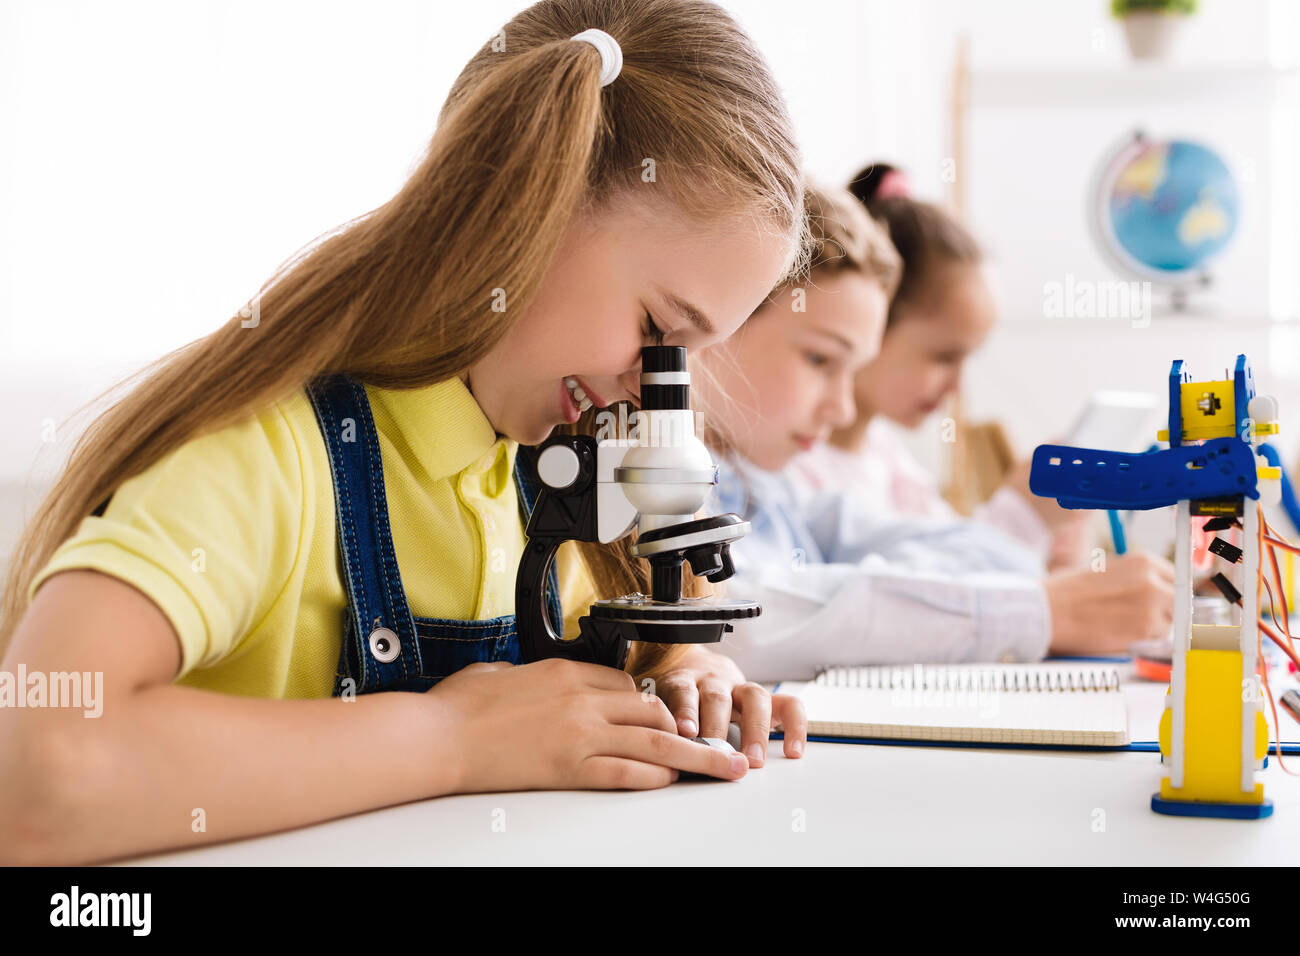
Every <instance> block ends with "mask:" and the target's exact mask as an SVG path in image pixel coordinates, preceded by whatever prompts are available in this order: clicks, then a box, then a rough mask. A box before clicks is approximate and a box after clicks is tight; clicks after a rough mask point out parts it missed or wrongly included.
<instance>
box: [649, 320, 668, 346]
mask: <svg viewBox="0 0 1300 956" xmlns="http://www.w3.org/2000/svg"><path fill="white" fill-rule="evenodd" d="M645 319H646V328H645V331H644V333H643V334H644V335H645V337H646V338H648V339H650V340H651V341H652V342H654V344H655V345H663V344H664V339H665V338H666V337H667V336H668V333H667V332H665V331H664V330H663V329H661V328H659V326H658V325H657V324H656V323H655V320H654V316H652V315H651V314H650V313H649V312H647V313H646V314H645Z"/></svg>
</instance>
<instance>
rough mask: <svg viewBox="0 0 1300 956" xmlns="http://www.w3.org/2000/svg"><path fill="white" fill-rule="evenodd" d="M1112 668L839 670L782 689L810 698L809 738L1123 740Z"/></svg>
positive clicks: (1071, 743) (1086, 743)
mask: <svg viewBox="0 0 1300 956" xmlns="http://www.w3.org/2000/svg"><path fill="white" fill-rule="evenodd" d="M1119 684H1120V678H1119V671H1118V670H1117V669H1116V668H1115V667H1114V666H1113V665H1098V664H1079V663H1064V662H1062V663H1042V664H965V665H934V664H927V665H922V664H915V665H910V666H904V667H832V668H828V669H826V670H823V671H822V672H820V673H819V674H818V675H817V677H816V679H814V680H811V681H787V682H782V684H781V685H780V687H779V690H780V692H781V693H783V694H793V695H795V696H797V697H799V698H800V699H802V700H803V702H804V707H805V709H806V711H807V714H808V734H809V736H820V737H839V738H863V739H880V740H899V741H903V740H906V741H934V742H940V741H942V742H951V743H967V744H1004V745H1011V746H1048V747H1052V746H1057V747H1060V746H1065V747H1124V746H1127V745H1128V743H1129V731H1128V714H1127V711H1126V708H1125V703H1124V695H1123V694H1122V693H1121V692H1120V686H1119Z"/></svg>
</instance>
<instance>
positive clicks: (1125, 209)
mask: <svg viewBox="0 0 1300 956" xmlns="http://www.w3.org/2000/svg"><path fill="white" fill-rule="evenodd" d="M1092 208H1093V216H1094V220H1095V221H1094V227H1095V229H1094V231H1095V232H1096V234H1097V237H1098V239H1099V241H1100V243H1101V245H1102V250H1103V252H1104V253H1105V254H1106V255H1107V257H1108V258H1110V259H1111V261H1112V262H1113V263H1115V264H1116V265H1117V266H1119V267H1120V268H1121V269H1122V270H1124V271H1126V272H1129V273H1132V274H1135V275H1137V276H1138V277H1139V278H1143V279H1149V280H1154V281H1157V282H1164V283H1168V284H1170V285H1180V284H1183V283H1186V282H1190V281H1197V280H1203V279H1204V277H1205V275H1206V266H1207V264H1208V263H1209V262H1210V261H1211V260H1213V259H1214V258H1215V257H1216V256H1218V255H1219V254H1220V253H1222V252H1223V250H1224V249H1225V248H1226V247H1227V246H1228V244H1229V242H1230V241H1231V240H1232V236H1233V234H1234V233H1235V232H1236V229H1237V217H1238V202H1237V184H1236V181H1235V180H1234V179H1233V177H1232V173H1231V172H1230V171H1229V169H1228V165H1227V163H1225V162H1224V161H1223V160H1222V159H1221V158H1220V157H1219V155H1218V154H1217V153H1215V152H1214V151H1213V150H1211V149H1209V148H1208V147H1206V146H1203V145H1201V144H1200V143H1196V142H1192V141H1190V140H1182V139H1169V140H1152V139H1147V138H1146V137H1145V136H1143V135H1142V134H1140V133H1139V134H1137V135H1135V136H1134V137H1133V138H1132V139H1130V140H1127V141H1126V142H1125V143H1124V144H1123V145H1122V146H1121V147H1120V148H1119V149H1117V150H1115V151H1114V152H1112V154H1111V155H1110V156H1108V157H1107V158H1106V160H1105V161H1104V162H1103V163H1102V164H1101V167H1100V169H1099V174H1098V177H1097V180H1096V185H1095V186H1094V193H1093V203H1092Z"/></svg>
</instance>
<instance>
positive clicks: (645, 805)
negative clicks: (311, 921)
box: [131, 735, 1300, 866]
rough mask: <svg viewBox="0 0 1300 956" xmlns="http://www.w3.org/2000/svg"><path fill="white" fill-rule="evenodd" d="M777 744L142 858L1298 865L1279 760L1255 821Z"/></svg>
mask: <svg viewBox="0 0 1300 956" xmlns="http://www.w3.org/2000/svg"><path fill="white" fill-rule="evenodd" d="M1135 736H1137V735H1135ZM768 750H769V761H768V764H767V766H766V767H764V768H763V769H761V770H751V771H750V772H749V773H748V774H747V775H746V776H745V778H744V779H743V780H740V781H737V782H734V783H728V782H723V781H681V782H678V783H676V784H673V785H672V786H669V787H666V788H664V789H661V790H653V791H646V792H605V793H601V792H584V791H570V792H535V793H501V794H476V795H465V796H455V797H443V798H440V799H437V800H427V801H424V802H421V803H414V804H407V805H405V806H402V807H394V808H391V809H387V810H379V811H376V812H372V813H365V814H360V815H358V816H354V817H348V818H346V819H343V820H336V821H333V822H330V823H325V824H321V825H319V826H314V827H309V828H305V829H302V830H296V831H293V832H290V833H281V834H277V835H274V836H268V837H260V838H256V839H250V840H242V841H239V842H235V843H228V844H223V845H220V846H212V847H207V848H203V849H196V850H186V851H182V852H178V853H169V854H162V855H158V856H151V857H147V858H142V859H138V860H134V861H131V862H132V863H139V864H149V865H159V864H161V865H191V864H196V865H208V866H224V865H249V864H252V865H264V864H269V865H293V864H306V865H330V866H332V865H339V864H381V865H382V864H401V865H412V864H415V865H419V864H489V865H495V864H617V863H637V864H672V865H678V866H680V865H691V864H724V863H741V864H764V865H773V864H776V865H786V864H796V865H797V864H827V863H830V864H944V863H957V864H962V863H970V864H977V863H982V864H1028V865H1043V864H1072V865H1106V866H1117V865H1125V866H1126V865H1198V866H1205V865H1228V864H1231V865H1260V864H1275V865H1291V864H1293V863H1294V862H1295V859H1294V856H1295V851H1294V848H1295V847H1296V846H1297V845H1300V778H1294V777H1290V776H1288V775H1286V774H1284V773H1282V772H1281V770H1280V769H1279V768H1278V766H1277V761H1276V759H1270V760H1269V766H1268V769H1266V770H1264V771H1263V772H1262V773H1261V775H1260V779H1261V780H1263V782H1264V786H1265V794H1266V796H1269V797H1270V798H1271V799H1272V800H1273V803H1274V805H1275V810H1274V814H1273V816H1272V817H1270V818H1268V819H1266V820H1253V821H1247V820H1211V819H1196V818H1183V817H1168V816H1161V815H1160V814H1156V813H1153V812H1152V811H1151V809H1150V799H1151V794H1152V793H1153V792H1155V791H1156V790H1157V789H1158V788H1159V779H1160V761H1159V755H1158V754H1150V753H1134V752H1107V753H1095V752H1045V751H1028V750H971V749H962V748H933V747H895V746H864V745H856V744H819V743H812V744H809V745H808V752H807V754H806V756H804V757H803V758H802V759H801V760H786V759H784V758H783V757H782V756H781V744H780V743H779V742H778V741H773V742H772V743H771V744H770V746H769V748H768ZM1294 761H1295V762H1294V765H1293V766H1292V769H1297V768H1300V757H1296V758H1294ZM1096 810H1101V811H1103V812H1104V814H1105V830H1104V831H1103V832H1094V829H1093V827H1094V819H1096V817H1095V811H1096ZM797 811H802V812H803V819H804V821H805V823H806V829H805V830H804V831H803V832H797V831H796V830H795V829H794V827H793V822H794V821H795V819H796V813H797ZM494 820H498V821H503V822H504V830H503V831H501V832H494V830H493V823H494ZM499 829H500V826H499V825H498V830H499Z"/></svg>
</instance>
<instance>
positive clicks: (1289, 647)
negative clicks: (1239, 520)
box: [1255, 513, 1300, 777]
mask: <svg viewBox="0 0 1300 956" xmlns="http://www.w3.org/2000/svg"><path fill="white" fill-rule="evenodd" d="M1267 528H1268V522H1266V521H1265V520H1264V515H1263V514H1262V513H1261V514H1260V515H1259V549H1260V552H1261V553H1262V552H1263V550H1264V532H1265V530H1267ZM1268 554H1269V559H1270V562H1271V563H1272V565H1273V574H1274V576H1275V580H1274V583H1276V584H1277V589H1278V591H1282V576H1281V574H1280V573H1278V569H1277V559H1276V556H1275V555H1274V553H1273V548H1272V546H1271V545H1270V546H1269V550H1268ZM1256 576H1257V578H1258V579H1259V584H1258V585H1256V587H1257V588H1258V587H1259V586H1260V585H1262V586H1263V588H1264V590H1266V591H1267V592H1268V602H1269V607H1268V613H1269V615H1270V616H1271V617H1272V618H1273V623H1274V624H1278V619H1277V601H1276V600H1275V599H1274V597H1273V589H1272V588H1271V587H1269V584H1268V578H1267V577H1265V575H1264V569H1263V568H1262V567H1258V566H1257V567H1256ZM1282 601H1283V605H1282V606H1283V621H1284V623H1281V624H1278V626H1279V627H1281V629H1282V633H1283V634H1285V635H1286V644H1285V645H1284V644H1283V643H1282V641H1281V639H1280V638H1279V637H1278V635H1277V634H1276V633H1275V632H1274V631H1273V629H1272V628H1271V627H1269V626H1268V625H1267V624H1265V623H1264V622H1263V621H1257V626H1256V628H1255V655H1256V660H1257V666H1258V668H1259V674H1260V677H1261V678H1262V679H1263V681H1264V699H1265V700H1267V701H1268V706H1269V710H1270V711H1272V713H1273V726H1274V727H1276V728H1277V735H1276V739H1275V740H1274V746H1275V747H1276V748H1277V764H1278V766H1279V767H1281V768H1282V771H1283V772H1284V773H1288V774H1291V776H1293V777H1300V773H1297V772H1296V771H1294V770H1292V769H1291V768H1290V767H1288V766H1287V765H1286V761H1285V760H1283V759H1282V721H1281V720H1280V719H1278V716H1277V701H1275V700H1274V699H1273V690H1272V688H1271V687H1269V684H1268V662H1267V661H1265V660H1264V645H1263V638H1262V637H1261V636H1260V635H1261V634H1265V633H1267V634H1268V636H1269V637H1270V638H1271V639H1272V641H1273V643H1275V644H1276V645H1277V646H1278V647H1280V648H1282V651H1283V652H1284V653H1285V654H1286V655H1287V656H1288V657H1290V658H1291V660H1293V661H1295V662H1296V666H1298V667H1300V660H1297V658H1296V653H1295V645H1294V643H1293V642H1292V640H1291V628H1290V621H1289V620H1288V619H1287V618H1286V610H1285V608H1286V603H1285V602H1286V595H1285V593H1283V597H1282Z"/></svg>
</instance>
